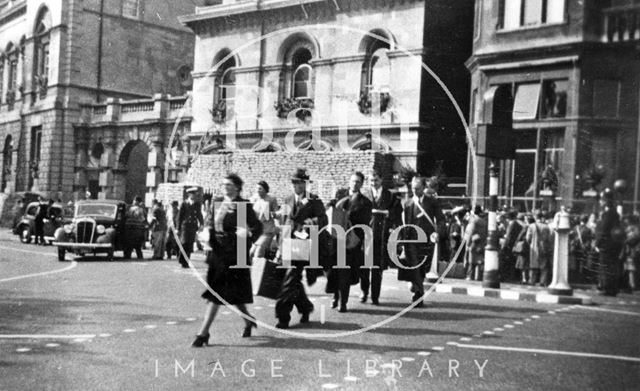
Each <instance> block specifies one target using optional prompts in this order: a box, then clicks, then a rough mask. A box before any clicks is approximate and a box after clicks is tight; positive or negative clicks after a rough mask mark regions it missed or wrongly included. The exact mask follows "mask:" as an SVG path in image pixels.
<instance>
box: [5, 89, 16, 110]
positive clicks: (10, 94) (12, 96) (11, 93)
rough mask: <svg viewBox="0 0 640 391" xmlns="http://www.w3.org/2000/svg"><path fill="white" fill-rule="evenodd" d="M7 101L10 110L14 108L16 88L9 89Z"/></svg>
mask: <svg viewBox="0 0 640 391" xmlns="http://www.w3.org/2000/svg"><path fill="white" fill-rule="evenodd" d="M5 102H7V106H8V107H9V110H13V105H14V104H15V103H16V92H15V91H14V90H9V91H7V95H6V96H5Z"/></svg>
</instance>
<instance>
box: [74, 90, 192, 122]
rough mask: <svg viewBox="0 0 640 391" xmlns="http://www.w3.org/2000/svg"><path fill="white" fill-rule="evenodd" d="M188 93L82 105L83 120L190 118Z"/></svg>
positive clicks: (127, 120) (112, 99)
mask: <svg viewBox="0 0 640 391" xmlns="http://www.w3.org/2000/svg"><path fill="white" fill-rule="evenodd" d="M188 102H189V100H188V95H185V96H170V95H162V94H157V95H155V96H154V97H153V98H151V99H135V100H121V99H114V98H109V99H107V101H106V102H105V103H87V104H82V105H81V110H82V115H81V117H82V118H83V119H82V121H83V122H85V123H101V122H139V121H149V120H174V119H179V118H190V117H191V107H190V105H187V103H188Z"/></svg>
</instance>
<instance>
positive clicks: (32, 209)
mask: <svg viewBox="0 0 640 391" xmlns="http://www.w3.org/2000/svg"><path fill="white" fill-rule="evenodd" d="M47 207H49V205H47V204H46V203H40V202H31V203H29V204H28V205H27V207H26V208H25V211H24V215H22V217H21V218H20V220H19V221H18V223H17V224H16V226H15V227H14V229H13V233H14V234H16V235H19V236H20V241H21V242H22V243H31V241H32V240H34V239H35V236H36V216H37V215H38V212H39V211H40V208H47ZM72 213H73V212H71V211H69V210H68V209H67V208H66V206H64V205H62V204H59V203H54V204H53V205H51V207H50V208H49V211H48V216H47V218H46V219H45V220H44V239H45V241H47V242H52V241H53V240H54V235H55V232H56V230H57V229H58V228H59V227H62V226H63V225H64V224H65V223H69V222H70V221H71V218H72V217H73V214H72Z"/></svg>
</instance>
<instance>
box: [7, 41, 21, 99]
mask: <svg viewBox="0 0 640 391" xmlns="http://www.w3.org/2000/svg"><path fill="white" fill-rule="evenodd" d="M7 65H8V71H9V75H8V77H7V91H13V92H15V90H16V89H17V88H18V48H17V47H16V46H14V45H12V44H9V47H8V48H7Z"/></svg>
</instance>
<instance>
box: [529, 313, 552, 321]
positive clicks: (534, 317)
mask: <svg viewBox="0 0 640 391" xmlns="http://www.w3.org/2000/svg"><path fill="white" fill-rule="evenodd" d="M552 312H553V311H549V313H552ZM531 319H540V315H531Z"/></svg>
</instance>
